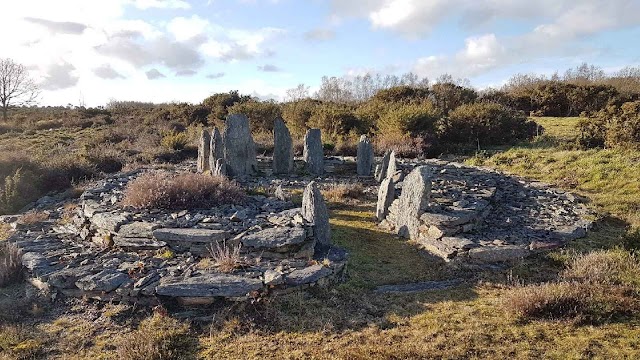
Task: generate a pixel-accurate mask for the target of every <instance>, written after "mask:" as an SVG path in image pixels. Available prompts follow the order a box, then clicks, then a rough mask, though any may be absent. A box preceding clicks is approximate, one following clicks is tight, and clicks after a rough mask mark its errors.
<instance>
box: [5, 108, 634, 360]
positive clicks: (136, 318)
mask: <svg viewBox="0 0 640 360" xmlns="http://www.w3.org/2000/svg"><path fill="white" fill-rule="evenodd" d="M535 120H536V121H537V122H538V123H539V124H541V125H543V126H544V128H545V134H544V135H542V136H539V137H537V138H535V139H534V140H533V141H531V142H526V143H522V144H520V145H518V146H513V147H509V148H499V149H492V150H487V151H485V152H482V153H480V154H478V155H476V156H475V157H470V158H467V159H466V161H467V162H468V163H471V164H474V165H482V166H488V167H493V168H498V169H500V170H502V171H505V172H508V173H514V174H518V175H522V176H526V177H529V178H532V179H537V180H541V181H545V182H549V183H552V184H554V185H557V186H559V187H561V188H564V189H567V190H571V191H573V192H576V193H577V194H579V195H582V196H585V197H586V198H588V200H589V203H590V205H591V206H593V207H594V208H595V209H596V210H597V211H598V212H599V213H600V214H602V217H601V218H600V219H598V221H597V222H596V227H595V229H594V231H592V232H591V233H590V234H589V236H588V237H587V238H586V239H580V240H576V241H574V242H572V243H571V244H570V245H569V246H567V247H566V248H564V249H561V250H554V251H552V252H550V253H547V254H546V255H538V256H535V257H532V258H529V259H527V260H526V261H524V262H522V263H519V264H517V265H513V266H511V267H509V268H496V269H495V270H490V269H484V270H482V271H477V270H464V269H455V268H451V267H449V266H446V265H445V264H444V263H442V262H438V261H436V260H434V259H433V258H431V257H429V256H428V255H426V254H425V253H423V252H421V251H418V250H417V249H416V248H415V247H413V246H411V245H410V244H408V243H407V242H406V241H404V240H401V239H398V238H397V237H395V236H393V235H391V234H389V233H386V232H384V231H382V230H380V229H379V228H378V227H377V226H376V224H375V222H374V221H373V220H372V217H373V212H374V210H375V206H374V204H373V203H372V201H371V200H372V199H371V198H367V197H363V196H362V195H361V194H355V195H354V196H355V197H356V199H345V198H344V197H342V200H339V201H337V202H336V201H334V202H331V203H330V209H331V225H332V228H333V240H334V242H335V243H336V244H337V245H339V246H342V247H344V248H346V249H347V250H349V252H350V253H351V258H350V262H349V267H348V274H349V277H348V279H347V281H346V282H345V283H343V284H340V285H338V286H336V287H334V288H330V289H329V290H318V291H310V292H308V293H292V294H289V295H282V296H278V297H275V298H269V299H264V300H262V301H260V302H256V303H247V304H235V305H230V306H224V307H220V308H212V309H208V310H194V311H192V312H188V311H187V312H185V311H179V312H177V313H176V312H170V313H167V311H166V310H165V309H163V308H155V309H153V310H149V309H144V308H133V307H129V306H125V305H115V304H107V305H100V304H95V303H85V302H82V301H67V302H64V303H61V302H59V301H57V302H55V303H54V304H51V303H50V302H49V301H48V300H47V299H42V298H39V297H38V296H37V295H36V294H35V293H34V291H33V290H32V288H27V287H25V285H23V284H16V285H12V286H10V287H8V288H2V289H0V320H1V321H2V322H1V325H0V358H7V359H12V358H24V359H27V358H66V359H69V358H93V359H96V358H101V359H102V358H103V359H111V358H121V359H143V358H154V356H155V357H157V356H161V355H162V356H165V357H166V358H180V359H183V358H211V359H219V358H240V357H245V358H334V357H338V358H362V359H365V358H366V359H369V358H398V359H400V358H402V359H406V358H514V357H516V358H563V359H564V358H591V357H595V358H637V357H639V356H640V340H639V339H640V327H639V326H638V325H639V324H640V317H638V312H637V311H635V313H629V312H628V311H625V310H631V309H634V308H635V309H637V307H636V306H637V302H638V297H637V294H638V293H639V292H640V271H639V270H638V265H637V260H635V265H633V264H634V259H633V258H629V256H630V255H629V253H630V252H634V251H637V249H638V248H639V247H640V232H639V230H638V229H639V228H640V218H639V217H638V206H639V205H638V204H640V171H639V170H640V169H639V168H638V167H639V166H640V165H638V159H639V158H640V153H639V152H637V151H631V150H602V149H600V150H596V149H593V150H577V149H576V148H575V147H574V146H572V145H571V144H570V143H571V142H572V140H573V139H575V138H576V137H577V136H578V134H577V131H576V128H575V124H576V123H577V122H578V120H579V119H577V118H536V119H535ZM102 132H104V134H112V133H111V132H110V130H109V127H108V125H104V128H99V129H98V130H96V129H94V128H89V129H85V130H80V129H78V130H77V131H74V132H66V131H63V130H58V131H55V130H54V131H37V132H34V133H32V134H24V135H23V136H21V137H20V138H17V139H16V138H15V137H4V138H1V139H0V148H3V149H7V147H9V146H14V147H15V146H20V147H22V148H23V149H27V148H28V149H30V150H34V151H35V150H37V149H38V148H44V147H49V146H51V145H52V144H55V143H58V142H73V143H76V144H82V142H83V141H85V140H86V139H88V138H89V137H95V136H104V135H100V134H101V133H102ZM110 136H113V135H110ZM8 144H11V145H8ZM18 144H19V145H18ZM78 148H81V145H78ZM340 195H341V194H338V196H335V197H330V199H333V200H337V199H339V198H340V197H341V196H340ZM5 231H8V230H6V229H5ZM0 236H1V233H0ZM600 250H603V251H600ZM580 254H586V256H585V255H583V256H582V257H580ZM576 257H578V260H577V261H575V260H574V259H575V258H576ZM630 259H631V260H630ZM585 263H586V264H587V266H588V267H590V268H594V269H595V268H596V267H595V266H596V265H598V264H602V263H606V264H610V265H612V266H611V267H609V268H607V269H604V270H603V271H605V272H604V276H606V277H611V278H614V277H616V276H619V277H620V278H621V279H622V280H620V282H619V283H615V284H613V283H612V284H608V285H607V286H609V285H611V286H612V288H613V289H620V288H621V287H622V286H624V291H626V292H625V293H624V294H622V295H620V298H613V299H612V298H598V297H587V296H583V295H584V294H582V295H581V294H577V295H574V296H576V297H575V298H571V294H572V293H571V291H568V292H565V293H563V294H555V295H554V294H549V293H546V294H547V295H549V297H547V300H544V299H545V293H543V294H542V295H540V294H539V293H538V295H540V296H541V298H540V299H541V300H540V301H551V303H553V300H549V299H553V298H554V296H555V297H556V298H555V299H558V298H561V299H565V300H566V301H574V303H569V304H568V305H569V306H573V307H574V308H580V306H585V307H586V308H588V311H586V310H585V311H584V312H582V313H580V311H578V314H577V315H576V316H569V317H567V316H566V315H564V316H563V315H559V316H558V317H559V318H560V319H553V318H552V319H546V317H549V316H551V317H554V313H553V310H554V309H553V308H552V307H550V308H544V309H548V311H549V313H543V314H541V316H540V315H538V316H536V315H532V316H523V314H522V313H518V311H517V309H518V305H517V304H522V303H527V302H532V303H535V301H536V300H535V296H533V295H531V294H533V293H535V291H534V290H533V289H537V288H535V287H528V285H535V284H538V283H541V282H546V283H549V284H551V285H550V287H549V288H547V291H549V292H551V291H554V288H553V286H555V285H553V284H557V283H559V284H565V282H564V281H565V280H563V279H564V277H568V276H569V275H567V274H570V273H571V274H573V275H572V276H573V279H574V280H573V281H574V282H566V284H569V285H570V286H574V287H576V288H579V289H589V290H592V289H601V288H600V287H593V288H588V287H587V288H585V287H582V286H596V285H597V284H596V285H594V284H591V283H589V284H587V283H586V282H585V283H584V284H583V283H581V282H580V280H575V279H578V278H579V276H578V277H576V276H577V275H576V272H577V271H578V270H577V269H578V265H580V264H582V265H584V264H585ZM566 267H571V272H569V273H568V272H566V271H565V272H562V270H563V269H564V268H566ZM459 277H462V278H464V279H465V280H466V281H465V282H463V283H462V284H460V285H457V286H454V287H453V288H450V289H446V290H433V291H423V292H418V293H412V294H380V293H376V292H374V291H373V289H374V288H375V287H376V286H378V285H387V284H403V283H410V282H417V281H429V280H434V281H437V280H444V279H451V278H459ZM559 278H560V280H557V279H559ZM556 281H557V282H556ZM585 284H586V285H585ZM563 286H564V285H563ZM597 286H600V285H597ZM603 286H604V285H603ZM527 289H529V290H531V292H527V291H528V290H527ZM607 289H609V288H607ZM561 290H562V289H561ZM563 291H564V290H563ZM623 295H624V296H623ZM18 299H20V300H19V301H17V300H18ZM623 300H624V302H619V301H623ZM540 304H542V303H539V305H540ZM571 304H573V305H571ZM585 304H586V305H585ZM620 307H623V309H622V311H617V310H616V309H619V308H620ZM625 307H626V308H625ZM514 309H515V310H514ZM556 315H558V314H556ZM153 354H155V355H153Z"/></svg>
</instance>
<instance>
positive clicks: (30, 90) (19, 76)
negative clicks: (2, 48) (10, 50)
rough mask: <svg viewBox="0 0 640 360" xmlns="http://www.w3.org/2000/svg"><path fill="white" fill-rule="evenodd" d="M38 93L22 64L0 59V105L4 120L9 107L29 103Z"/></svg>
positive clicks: (36, 86) (33, 100)
mask: <svg viewBox="0 0 640 360" xmlns="http://www.w3.org/2000/svg"><path fill="white" fill-rule="evenodd" d="M38 94H39V89H38V85H37V84H36V82H35V81H34V80H33V79H32V78H31V77H30V76H29V71H28V70H27V68H26V67H25V66H24V65H22V64H18V63H16V62H15V61H13V60H11V59H0V106H2V119H3V120H4V121H7V113H8V111H9V108H10V107H15V106H25V105H30V104H32V103H34V102H35V101H36V99H37V97H38Z"/></svg>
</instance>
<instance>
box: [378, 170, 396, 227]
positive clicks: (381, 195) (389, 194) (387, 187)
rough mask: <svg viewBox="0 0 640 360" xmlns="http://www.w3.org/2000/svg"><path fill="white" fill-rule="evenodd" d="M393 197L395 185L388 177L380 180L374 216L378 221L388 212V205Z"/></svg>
mask: <svg viewBox="0 0 640 360" xmlns="http://www.w3.org/2000/svg"><path fill="white" fill-rule="evenodd" d="M394 197H395V185H394V183H393V179H392V178H390V177H387V178H385V179H384V180H382V184H380V188H379V189H378V204H377V205H376V218H377V219H378V221H382V220H384V219H385V218H386V217H387V215H388V214H389V206H391V203H392V202H393V200H394Z"/></svg>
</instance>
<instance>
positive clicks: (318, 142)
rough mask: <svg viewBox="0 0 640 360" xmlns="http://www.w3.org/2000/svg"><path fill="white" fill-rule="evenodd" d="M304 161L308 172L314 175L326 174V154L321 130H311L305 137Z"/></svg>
mask: <svg viewBox="0 0 640 360" xmlns="http://www.w3.org/2000/svg"><path fill="white" fill-rule="evenodd" d="M303 155H304V161H305V163H306V164H307V171H309V172H310V173H311V174H313V175H322V174H323V173H324V154H323V152H322V134H321V133H320V129H309V130H307V134H306V135H305V136H304V154H303Z"/></svg>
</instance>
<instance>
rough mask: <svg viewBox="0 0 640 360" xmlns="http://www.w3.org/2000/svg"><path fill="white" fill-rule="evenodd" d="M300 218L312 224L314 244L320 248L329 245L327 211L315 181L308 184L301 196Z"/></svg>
mask: <svg viewBox="0 0 640 360" xmlns="http://www.w3.org/2000/svg"><path fill="white" fill-rule="evenodd" d="M302 217H303V218H304V219H305V220H306V221H308V222H310V223H313V224H314V228H313V235H314V237H315V239H316V244H318V245H320V246H326V245H331V227H330V226H329V211H328V210H327V204H326V203H325V202H324V197H322V193H321V192H320V189H318V186H317V185H316V182H315V181H312V182H310V183H309V185H307V187H306V188H305V189H304V193H303V194H302Z"/></svg>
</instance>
